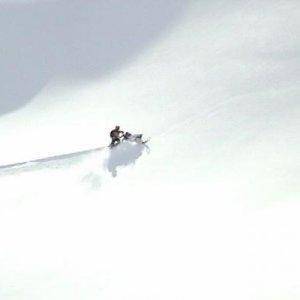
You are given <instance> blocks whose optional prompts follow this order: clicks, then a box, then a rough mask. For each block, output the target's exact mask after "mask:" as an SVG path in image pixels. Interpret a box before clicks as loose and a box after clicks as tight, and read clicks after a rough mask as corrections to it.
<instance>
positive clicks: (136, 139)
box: [122, 132, 149, 144]
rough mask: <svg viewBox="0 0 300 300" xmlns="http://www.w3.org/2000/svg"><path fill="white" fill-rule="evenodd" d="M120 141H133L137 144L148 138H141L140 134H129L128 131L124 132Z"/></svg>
mask: <svg viewBox="0 0 300 300" xmlns="http://www.w3.org/2000/svg"><path fill="white" fill-rule="evenodd" d="M122 141H129V142H135V143H138V144H146V143H147V142H148V141H149V139H146V140H143V135H142V134H131V133H130V132H125V134H124V135H123V139H122Z"/></svg>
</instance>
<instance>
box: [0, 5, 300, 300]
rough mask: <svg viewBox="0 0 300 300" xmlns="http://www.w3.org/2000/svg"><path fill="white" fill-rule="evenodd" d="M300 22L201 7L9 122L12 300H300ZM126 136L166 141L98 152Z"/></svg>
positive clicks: (277, 13) (2, 183)
mask: <svg viewBox="0 0 300 300" xmlns="http://www.w3.org/2000/svg"><path fill="white" fill-rule="evenodd" d="M100 2H101V1H100ZM117 2H118V1H115V2H114V1H112V2H111V4H110V5H111V7H110V9H111V10H113V9H114V7H113V5H114V4H116V3H117ZM78 3H80V1H79V2H78ZM128 3H129V4H130V5H133V3H134V1H129V2H128ZM145 3H148V4H149V3H150V2H147V1H145ZM161 3H162V2H161ZM168 3H169V4H170V5H173V4H176V3H177V4H178V3H179V2H178V1H168ZM129 4H128V5H129ZM22 5H24V4H22ZM31 5H34V4H31ZM177 9H179V7H177ZM299 10H300V6H299V3H298V2H297V1H292V0H291V1H279V0H276V1H267V0H266V1H249V2H245V1H210V2H207V3H206V2H205V1H189V2H187V4H186V5H185V6H184V7H183V6H182V7H180V13H179V12H178V15H180V17H177V18H175V17H174V18H173V19H172V23H170V25H169V26H165V25H164V26H163V27H164V30H162V29H160V30H161V31H160V33H159V34H158V32H156V36H155V38H154V37H153V38H152V41H151V42H147V43H146V45H147V46H144V47H141V50H140V51H139V53H138V54H136V55H135V56H134V57H131V59H129V58H126V63H124V64H123V66H122V67H120V68H116V67H114V66H110V67H109V69H110V72H109V74H107V75H106V76H103V75H102V76H100V75H99V76H98V77H97V76H94V75H95V74H93V76H83V74H81V76H78V74H77V73H76V72H75V71H74V70H75V69H76V68H75V69H73V68H71V69H70V70H68V72H65V70H63V69H64V68H63V67H62V68H59V69H55V72H53V74H52V73H51V76H49V77H47V78H48V79H47V84H46V85H45V86H44V87H43V88H42V90H40V91H39V92H38V93H37V94H36V96H34V97H33V98H31V99H30V101H29V102H28V103H27V104H26V106H22V107H21V106H20V107H19V109H18V110H15V111H13V112H10V113H9V114H3V115H2V116H1V118H0V124H1V126H0V133H1V148H2V149H1V151H2V154H1V165H7V164H14V163H16V162H22V161H29V162H28V163H25V164H23V165H14V166H11V167H9V168H0V190H1V195H2V197H1V200H0V208H1V209H0V214H1V217H0V244H1V247H0V298H1V299H4V300H15V299H18V300H27V299H30V300H35V299H45V300H48V299H87V300H93V299H131V300H132V299H202V298H204V299H208V300H210V299H245V300H247V299H263V300H265V299H267V300H269V299H270V300H279V299H287V300H294V299H298V298H299V296H300V290H299V278H300V261H299V259H298V253H299V251H300V241H299V234H298V228H299V225H300V224H299V217H298V216H299V212H300V206H299V203H298V202H297V200H298V198H299V195H300V193H299V186H300V182H299V173H300V172H299V171H300V166H299V154H298V153H299V150H300V149H299V129H300V126H299V125H300V124H299V117H300V107H299V100H298V99H299V91H300V90H299V48H300V47H299V41H298V39H297V35H298V34H299V28H300V26H299V25H300V24H299V18H298V16H299ZM89 12H90V13H92V10H89ZM146 15H147V14H146ZM174 15H177V13H174ZM82 22H83V21H82ZM114 22H118V20H117V19H116V20H114ZM92 24H93V23H91V24H90V25H89V26H92ZM93 32H94V31H93V30H91V32H90V34H92V33H93ZM106 39H107V37H106ZM67 41H69V39H68V40H67ZM82 41H83V42H84V41H85V39H83V40H82ZM78 43H79V44H80V36H79V37H78ZM143 45H144V42H143ZM99 47H100V49H101V45H100V46H99ZM106 47H107V46H105V47H104V49H106ZM103 51H104V50H103ZM99 52H100V53H103V52H101V51H99ZM104 52H105V51H104ZM80 53H81V54H82V53H83V52H80ZM82 55H83V54H82ZM79 58H80V57H79ZM83 61H85V60H83ZM62 63H63V62H62ZM97 64H98V63H97ZM62 70H63V71H62ZM116 124H119V125H121V126H122V127H123V128H125V129H126V130H129V131H132V132H140V131H141V132H143V133H145V135H146V136H151V137H152V139H151V141H150V142H149V144H147V147H145V146H143V145H135V144H127V143H125V144H122V145H121V146H120V147H118V148H116V149H114V150H113V151H110V150H109V149H108V148H101V149H98V148H100V147H105V146H106V145H107V144H108V143H109V139H108V136H107V133H108V131H109V130H110V129H111V128H112V127H113V126H114V125H116ZM89 149H91V150H89ZM68 153H70V154H68ZM61 154H62V155H61ZM53 157H54V158H53ZM32 160H35V161H32Z"/></svg>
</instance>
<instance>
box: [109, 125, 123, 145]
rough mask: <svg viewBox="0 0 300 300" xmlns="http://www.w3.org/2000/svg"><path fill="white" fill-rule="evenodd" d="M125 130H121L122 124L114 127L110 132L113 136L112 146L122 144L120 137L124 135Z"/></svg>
mask: <svg viewBox="0 0 300 300" xmlns="http://www.w3.org/2000/svg"><path fill="white" fill-rule="evenodd" d="M123 135H124V132H123V131H121V130H120V126H116V127H115V129H113V130H112V131H111V132H110V137H111V143H110V146H112V147H113V146H116V145H118V144H120V142H121V140H120V138H121V137H123Z"/></svg>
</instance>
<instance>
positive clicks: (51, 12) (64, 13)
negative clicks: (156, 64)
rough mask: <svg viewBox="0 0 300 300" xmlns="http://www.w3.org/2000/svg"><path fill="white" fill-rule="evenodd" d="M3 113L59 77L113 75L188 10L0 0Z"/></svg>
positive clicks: (160, 0)
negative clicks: (113, 72)
mask: <svg viewBox="0 0 300 300" xmlns="http://www.w3.org/2000/svg"><path fill="white" fill-rule="evenodd" d="M0 5H1V6H0V36H1V67H0V82H1V89H0V99H1V102H0V114H3V113H7V112H11V111H13V110H15V109H18V108H20V107H22V106H23V105H24V104H26V103H28V102H29V101H31V100H32V98H33V97H34V96H36V95H37V94H38V93H39V92H40V91H41V90H42V88H44V87H45V86H46V85H47V84H48V82H49V81H50V80H52V79H53V78H55V77H59V76H60V77H64V76H68V77H69V76H72V77H75V78H80V79H91V78H95V77H96V78H99V77H104V76H108V75H109V74H110V73H111V72H112V71H114V70H118V69H120V68H122V67H123V66H124V65H126V64H127V63H128V62H130V60H132V59H134V57H136V56H137V55H138V54H139V53H140V52H142V51H143V49H144V48H145V47H146V46H147V45H148V44H150V43H151V42H152V41H153V40H154V39H156V38H158V37H159V35H160V34H161V32H162V31H164V30H166V29H167V28H168V27H169V26H171V24H172V23H173V22H174V20H176V19H177V18H178V17H180V15H181V14H182V13H183V11H184V8H185V6H186V5H185V4H183V3H182V1H177V0H175V1H174V0H156V1H154V2H153V1H149V0H140V1H132V0H130V1H123V0H112V1H104V0H96V1H86V0H57V1H19V2H18V1H0Z"/></svg>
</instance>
